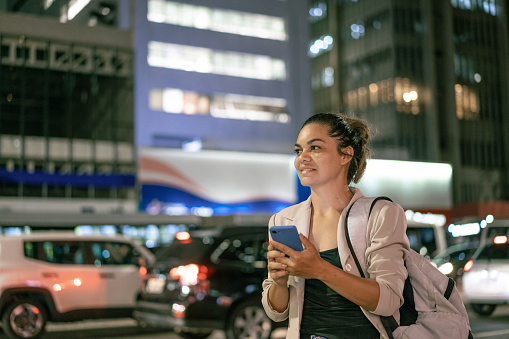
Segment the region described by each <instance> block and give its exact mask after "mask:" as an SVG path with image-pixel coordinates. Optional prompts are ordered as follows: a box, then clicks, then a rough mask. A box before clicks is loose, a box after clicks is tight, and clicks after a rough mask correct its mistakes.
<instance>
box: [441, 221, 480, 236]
mask: <svg viewBox="0 0 509 339" xmlns="http://www.w3.org/2000/svg"><path fill="white" fill-rule="evenodd" d="M448 230H449V232H450V233H451V235H452V236H453V237H461V236H467V235H474V234H479V232H481V225H480V224H479V223H478V222H472V223H468V224H462V225H454V224H450V225H449V228H448Z"/></svg>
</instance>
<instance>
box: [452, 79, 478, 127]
mask: <svg viewBox="0 0 509 339" xmlns="http://www.w3.org/2000/svg"><path fill="white" fill-rule="evenodd" d="M454 90H455V92H456V117H457V118H458V119H459V120H477V119H479V97H478V95H477V92H476V91H475V90H473V89H471V88H469V87H468V86H462V85H460V84H456V85H455V86H454Z"/></svg>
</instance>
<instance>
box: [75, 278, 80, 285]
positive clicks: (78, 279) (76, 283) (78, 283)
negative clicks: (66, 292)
mask: <svg viewBox="0 0 509 339" xmlns="http://www.w3.org/2000/svg"><path fill="white" fill-rule="evenodd" d="M74 286H81V280H80V278H75V279H74Z"/></svg>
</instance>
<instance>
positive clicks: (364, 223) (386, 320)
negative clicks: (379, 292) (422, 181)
mask: <svg viewBox="0 0 509 339" xmlns="http://www.w3.org/2000/svg"><path fill="white" fill-rule="evenodd" d="M361 199H364V198H361ZM361 199H358V200H356V201H354V202H353V203H352V205H350V208H349V209H348V211H347V212H346V218H345V239H346V243H347V244H348V248H349V249H350V253H351V254H352V257H353V260H354V261H355V265H356V266H357V269H358V270H359V274H360V275H361V277H363V278H365V277H366V276H365V274H364V270H363V269H362V266H361V264H360V262H359V259H357V256H356V255H355V250H354V248H353V245H352V241H351V240H350V232H349V231H348V217H349V216H350V211H351V210H352V207H353V206H354V205H355V203H356V202H357V201H359V200H361ZM378 200H388V201H390V202H392V199H390V198H388V197H383V196H382V197H376V198H375V199H373V201H372V202H371V206H370V207H369V212H368V215H367V216H366V217H365V218H363V219H362V220H361V222H358V223H357V225H356V226H357V227H363V230H364V232H363V233H364V234H365V233H366V228H367V227H368V220H369V216H370V215H371V211H373V207H375V204H376V203H377V201H378ZM366 202H367V201H366ZM380 321H381V322H382V325H383V327H384V329H385V332H387V336H388V337H389V339H394V336H393V335H392V332H394V330H395V329H396V328H398V326H399V324H398V322H397V321H396V319H394V317H393V316H388V317H384V316H380Z"/></svg>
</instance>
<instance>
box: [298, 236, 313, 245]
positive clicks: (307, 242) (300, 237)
mask: <svg viewBox="0 0 509 339" xmlns="http://www.w3.org/2000/svg"><path fill="white" fill-rule="evenodd" d="M299 239H300V242H301V243H302V245H304V248H310V246H313V245H312V244H311V241H309V239H308V238H306V236H305V235H304V234H302V233H299Z"/></svg>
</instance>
